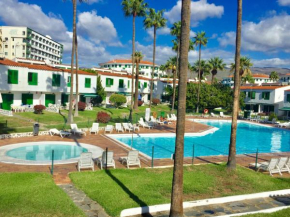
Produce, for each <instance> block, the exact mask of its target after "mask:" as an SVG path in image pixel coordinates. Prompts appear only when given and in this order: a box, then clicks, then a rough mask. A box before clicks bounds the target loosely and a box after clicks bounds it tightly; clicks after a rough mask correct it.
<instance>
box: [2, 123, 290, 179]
mask: <svg viewBox="0 0 290 217" xmlns="http://www.w3.org/2000/svg"><path fill="white" fill-rule="evenodd" d="M175 128H176V125H175V123H172V124H170V125H161V126H156V127H155V128H154V129H150V130H149V129H144V128H140V131H139V132H138V133H140V134H148V133H175ZM211 128H212V127H210V126H207V125H204V124H201V123H196V122H192V121H186V133H202V132H204V131H206V130H209V129H211ZM114 133H116V132H114ZM127 133H128V132H127ZM121 134H122V133H121ZM41 141H65V142H78V143H86V144H90V145H94V146H98V147H100V148H102V149H106V148H108V149H109V150H110V151H113V152H114V159H115V162H116V167H117V168H126V166H125V165H122V164H121V163H120V162H119V160H118V159H119V158H120V157H121V156H126V155H127V153H128V151H129V148H128V147H125V146H123V145H122V144H120V143H117V142H116V141H114V140H112V139H110V138H108V137H107V136H106V134H104V132H103V131H101V132H99V134H98V135H94V134H93V135H89V134H88V133H87V136H83V137H76V136H72V137H70V138H61V137H59V136H36V137H23V138H13V139H4V140H0V146H5V145H9V144H15V143H24V142H41ZM282 156H288V157H289V156H290V153H288V152H287V153H285V152H283V153H271V154H259V159H258V161H259V162H261V161H267V160H269V159H271V158H272V157H282ZM255 157H256V156H255V154H247V155H237V163H238V164H239V165H242V166H245V167H247V166H248V164H249V163H253V162H255ZM140 158H141V165H142V167H151V163H152V162H151V159H148V158H146V157H143V156H141V157H140ZM221 162H227V156H211V157H196V158H195V159H194V164H206V163H221ZM184 164H185V165H190V164H192V158H185V159H184ZM168 166H173V160H171V159H155V160H154V167H168ZM98 169H99V167H98V166H97V165H95V170H98ZM50 171H51V166H50V165H48V166H33V165H16V164H6V163H0V172H46V173H50ZM76 171H77V164H76V163H73V164H62V165H55V166H54V176H53V177H54V180H55V182H56V183H57V184H67V183H70V182H71V181H70V179H69V176H68V174H69V173H70V172H76ZM275 176H279V175H275ZM283 177H290V175H289V174H287V173H283Z"/></svg>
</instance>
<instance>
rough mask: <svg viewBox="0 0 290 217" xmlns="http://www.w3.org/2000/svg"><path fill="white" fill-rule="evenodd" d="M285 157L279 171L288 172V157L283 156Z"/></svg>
mask: <svg viewBox="0 0 290 217" xmlns="http://www.w3.org/2000/svg"><path fill="white" fill-rule="evenodd" d="M285 158H286V159H287V160H286V163H285V164H284V166H282V167H280V171H281V172H288V173H290V157H289V158H287V157H285Z"/></svg>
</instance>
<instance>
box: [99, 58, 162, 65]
mask: <svg viewBox="0 0 290 217" xmlns="http://www.w3.org/2000/svg"><path fill="white" fill-rule="evenodd" d="M109 63H131V64H132V60H128V59H116V60H110V61H109V62H106V63H101V64H109ZM140 63H141V64H147V65H153V63H152V62H150V61H145V60H141V62H140ZM156 66H157V64H156Z"/></svg>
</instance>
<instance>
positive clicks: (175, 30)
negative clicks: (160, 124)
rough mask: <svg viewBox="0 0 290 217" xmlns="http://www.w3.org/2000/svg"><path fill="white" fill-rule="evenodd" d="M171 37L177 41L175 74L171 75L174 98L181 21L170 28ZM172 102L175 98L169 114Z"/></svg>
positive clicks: (172, 109)
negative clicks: (174, 37)
mask: <svg viewBox="0 0 290 217" xmlns="http://www.w3.org/2000/svg"><path fill="white" fill-rule="evenodd" d="M170 34H171V35H174V36H176V41H177V48H176V51H177V56H176V65H175V66H176V70H174V72H175V74H173V97H175V86H176V75H177V74H178V61H179V54H180V37H181V21H179V22H175V23H174V24H173V27H171V31H170ZM174 101H175V98H173V101H172V106H171V112H173V111H174Z"/></svg>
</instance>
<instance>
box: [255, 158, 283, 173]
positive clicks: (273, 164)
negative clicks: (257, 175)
mask: <svg viewBox="0 0 290 217" xmlns="http://www.w3.org/2000/svg"><path fill="white" fill-rule="evenodd" d="M278 163H279V159H278V158H272V159H271V160H270V161H269V162H262V163H257V168H258V171H259V170H265V171H269V173H270V175H271V176H273V173H279V174H280V175H281V176H282V173H281V171H280V168H279V167H278ZM250 166H253V167H255V166H256V164H255V163H251V164H250Z"/></svg>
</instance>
